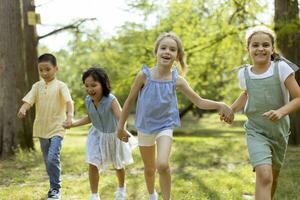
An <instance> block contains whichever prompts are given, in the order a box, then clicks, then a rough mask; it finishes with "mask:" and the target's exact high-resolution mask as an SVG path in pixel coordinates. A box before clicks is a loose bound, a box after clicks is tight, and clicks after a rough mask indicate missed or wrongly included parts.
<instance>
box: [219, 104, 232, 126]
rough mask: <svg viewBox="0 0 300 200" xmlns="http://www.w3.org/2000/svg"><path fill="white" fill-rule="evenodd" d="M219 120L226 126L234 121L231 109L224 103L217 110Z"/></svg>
mask: <svg viewBox="0 0 300 200" xmlns="http://www.w3.org/2000/svg"><path fill="white" fill-rule="evenodd" d="M219 115H220V120H221V121H225V122H226V123H228V124H231V123H232V122H233V120H234V112H233V111H232V109H231V108H230V107H229V106H228V105H226V104H225V103H222V104H221V107H220V109H219Z"/></svg>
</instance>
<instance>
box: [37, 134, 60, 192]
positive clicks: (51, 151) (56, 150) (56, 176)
mask: <svg viewBox="0 0 300 200" xmlns="http://www.w3.org/2000/svg"><path fill="white" fill-rule="evenodd" d="M39 139H40V144H41V150H42V152H43V157H44V162H45V165H46V170H47V173H48V176H49V181H50V188H56V189H60V188H61V178H60V171H61V168H60V150H61V145H62V140H63V138H62V137H60V136H54V137H52V138H49V139H45V138H39Z"/></svg>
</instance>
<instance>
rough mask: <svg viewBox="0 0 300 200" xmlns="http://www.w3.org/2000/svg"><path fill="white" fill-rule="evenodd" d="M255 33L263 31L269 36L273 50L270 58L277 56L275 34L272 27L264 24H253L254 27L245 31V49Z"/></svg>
mask: <svg viewBox="0 0 300 200" xmlns="http://www.w3.org/2000/svg"><path fill="white" fill-rule="evenodd" d="M257 33H264V34H266V35H268V36H269V37H270V39H271V43H272V46H273V48H274V51H273V52H274V53H273V54H272V55H271V59H272V60H274V58H277V57H279V54H278V53H276V52H275V41H276V35H275V33H274V31H273V30H272V29H270V28H268V27H266V26H255V27H253V28H251V29H249V30H248V31H247V32H246V46H247V49H248V48H249V45H250V41H251V38H252V36H253V35H255V34H257Z"/></svg>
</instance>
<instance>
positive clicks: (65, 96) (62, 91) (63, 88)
mask: <svg viewBox="0 0 300 200" xmlns="http://www.w3.org/2000/svg"><path fill="white" fill-rule="evenodd" d="M60 94H61V95H62V97H63V99H64V100H65V102H68V101H72V97H71V94H70V91H69V89H68V86H67V85H66V84H65V83H64V84H61V87H60Z"/></svg>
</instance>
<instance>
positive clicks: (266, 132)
mask: <svg viewBox="0 0 300 200" xmlns="http://www.w3.org/2000/svg"><path fill="white" fill-rule="evenodd" d="M244 72H245V73H244V74H245V80H246V88H247V93H248V103H247V106H246V108H245V114H246V116H247V118H248V120H247V122H246V123H245V129H246V135H247V146H248V151H249V156H250V162H251V164H252V166H253V168H254V169H255V167H256V166H258V165H261V164H270V165H272V167H273V168H274V169H277V170H280V168H281V166H282V164H283V160H284V156H285V152H286V148H287V144H288V136H289V128H290V122H289V117H288V116H285V117H283V118H282V119H280V120H279V121H277V122H272V121H271V120H269V119H267V118H266V117H264V116H262V114H263V113H265V112H267V111H270V110H277V109H278V108H280V107H282V106H283V105H284V104H285V102H284V97H283V94H282V90H281V83H280V79H279V72H278V62H275V67H274V72H273V75H272V76H270V77H267V78H262V79H251V78H250V76H249V73H248V70H247V68H245V70H244Z"/></svg>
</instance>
